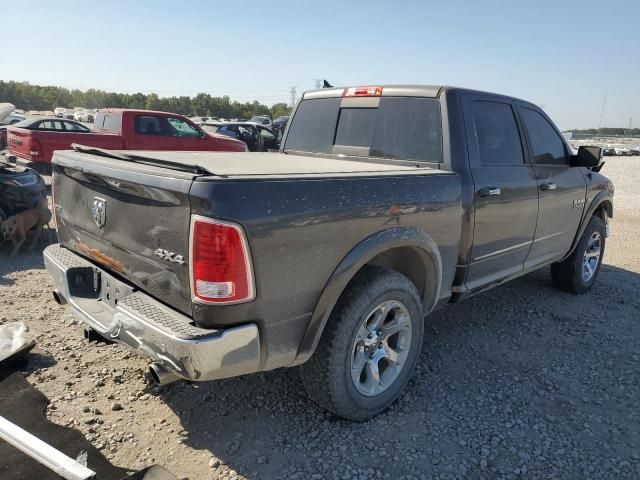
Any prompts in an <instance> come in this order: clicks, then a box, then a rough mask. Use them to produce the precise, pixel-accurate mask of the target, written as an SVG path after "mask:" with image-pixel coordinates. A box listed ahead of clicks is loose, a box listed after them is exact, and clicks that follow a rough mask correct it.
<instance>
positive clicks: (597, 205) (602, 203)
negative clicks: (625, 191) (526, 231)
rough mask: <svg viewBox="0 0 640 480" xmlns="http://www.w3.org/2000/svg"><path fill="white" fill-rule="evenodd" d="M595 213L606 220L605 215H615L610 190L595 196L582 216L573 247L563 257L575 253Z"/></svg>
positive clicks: (608, 216)
mask: <svg viewBox="0 0 640 480" xmlns="http://www.w3.org/2000/svg"><path fill="white" fill-rule="evenodd" d="M594 215H600V216H601V217H602V220H604V221H606V218H605V215H606V217H607V218H612V217H613V198H612V197H611V194H610V193H609V192H600V193H599V194H598V195H596V196H595V198H594V199H593V200H592V201H591V204H590V205H589V207H588V209H587V212H586V213H585V215H583V217H582V221H581V222H580V226H579V227H578V231H577V232H576V236H575V238H574V239H573V243H572V244H571V248H570V249H569V251H568V252H567V254H566V255H565V256H564V257H563V258H562V260H564V259H565V258H567V257H568V256H569V255H571V254H572V253H573V251H574V250H575V248H576V246H577V245H578V242H579V241H580V238H581V237H582V234H583V233H584V231H585V229H586V228H587V225H588V224H589V220H591V217H593V216H594Z"/></svg>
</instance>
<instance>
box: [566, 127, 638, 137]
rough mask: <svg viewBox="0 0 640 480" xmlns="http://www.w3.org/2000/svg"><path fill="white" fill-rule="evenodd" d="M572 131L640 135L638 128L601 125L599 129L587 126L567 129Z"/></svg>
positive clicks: (610, 134)
mask: <svg viewBox="0 0 640 480" xmlns="http://www.w3.org/2000/svg"><path fill="white" fill-rule="evenodd" d="M569 131H570V132H573V133H583V134H588V135H603V136H612V135H620V136H623V135H627V136H631V137H636V136H639V135H640V128H631V129H629V128H611V127H603V128H601V129H600V130H598V129H597V128H587V129H584V130H569Z"/></svg>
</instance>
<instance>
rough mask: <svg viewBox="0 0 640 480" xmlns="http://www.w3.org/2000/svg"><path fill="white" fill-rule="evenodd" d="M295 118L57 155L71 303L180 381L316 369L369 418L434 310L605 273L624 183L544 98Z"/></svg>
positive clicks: (62, 267)
mask: <svg viewBox="0 0 640 480" xmlns="http://www.w3.org/2000/svg"><path fill="white" fill-rule="evenodd" d="M100 115H102V114H100V113H99V114H98V117H99V118H100ZM105 115H106V114H105ZM122 115H124V113H122ZM132 115H134V116H135V115H141V114H139V113H133V114H132ZM104 120H105V122H104V123H107V122H106V117H105V118H104ZM290 121H291V124H290V125H289V126H288V128H287V130H286V134H285V136H284V138H283V139H282V146H281V147H280V152H279V153H234V154H212V153H209V152H196V153H189V154H185V153H184V152H136V153H135V155H127V154H126V153H127V152H109V151H105V150H101V151H95V150H92V149H84V148H77V149H76V150H75V151H58V152H56V154H55V157H54V160H53V170H54V174H53V187H54V189H55V192H56V198H55V201H56V208H55V211H56V217H57V222H56V223H57V225H58V226H59V231H58V236H59V240H60V244H57V245H52V246H50V247H48V248H47V249H46V250H45V264H46V268H47V270H48V271H49V272H50V273H51V277H52V281H53V283H54V285H55V287H54V288H55V290H54V297H55V298H56V299H57V300H58V301H59V302H60V303H62V304H68V305H69V306H70V308H71V309H72V311H74V312H75V313H76V315H77V317H78V318H79V319H80V320H81V321H82V322H83V323H84V324H85V326H86V327H87V328H89V329H93V330H95V331H97V332H98V333H99V334H100V335H102V336H104V337H105V338H108V339H110V340H113V341H117V342H119V343H122V344H124V345H128V346H129V347H131V348H132V349H134V350H136V351H137V352H138V353H140V354H141V355H146V356H148V357H150V358H151V359H152V360H153V363H152V365H151V374H152V376H154V378H156V380H157V381H158V383H160V384H163V383H167V382H170V381H173V380H176V379H179V378H186V379H189V380H194V381H208V380H216V379H220V378H226V377H232V376H236V375H242V374H247V373H252V372H256V371H264V370H271V369H274V368H279V367H292V366H298V365H300V377H301V379H302V382H303V384H304V387H305V388H306V390H307V392H308V393H309V395H310V396H311V397H312V398H313V399H315V400H316V401H317V402H318V403H319V404H320V405H322V406H323V407H325V408H326V409H328V410H329V411H331V412H334V413H335V414H337V415H339V416H342V417H345V418H348V419H354V420H363V419H366V418H369V417H371V416H373V415H375V414H377V413H379V412H381V411H382V410H384V409H385V408H387V407H388V406H389V405H390V404H391V403H392V402H394V401H395V399H396V398H397V397H398V396H399V395H400V392H401V391H402V389H403V388H404V386H405V385H406V384H407V382H408V381H409V378H410V376H411V374H412V371H413V369H414V366H415V364H416V361H417V359H418V357H419V354H420V349H421V343H422V339H423V334H424V317H425V315H428V314H429V313H430V312H432V311H433V310H435V309H437V308H440V307H443V306H444V305H446V304H448V303H452V302H458V301H460V300H463V299H465V298H467V297H469V296H470V295H473V294H476V293H479V292H482V291H484V290H486V289H488V288H491V287H494V286H497V285H500V284H502V283H504V282H506V281H509V280H511V279H514V278H517V277H519V276H521V275H524V274H526V273H528V272H531V271H533V270H537V269H540V268H542V267H546V266H551V275H552V281H553V283H554V284H555V285H556V286H557V287H559V288H561V289H564V290H567V291H569V292H573V293H576V294H582V293H586V292H587V291H589V289H591V287H592V286H593V284H594V282H595V281H596V278H597V276H598V272H599V270H600V267H601V265H602V258H603V255H604V252H605V244H606V239H607V235H608V226H607V225H608V219H609V218H610V217H612V215H613V185H612V183H611V182H610V181H609V180H608V179H607V178H605V177H604V176H602V175H601V174H600V173H599V171H600V169H601V167H602V158H601V150H600V149H599V148H597V147H585V146H582V147H580V148H579V149H578V151H577V153H576V154H573V153H572V152H571V150H570V148H569V145H568V144H567V143H566V141H565V139H564V137H563V136H562V135H561V134H560V132H559V130H558V129H557V128H556V126H555V125H554V124H553V123H552V122H551V120H550V119H549V117H548V116H547V115H546V114H545V112H544V111H543V110H541V109H540V108H538V107H537V106H535V105H533V104H531V103H529V102H525V101H522V100H518V99H515V98H511V97H507V96H502V95H496V94H490V93H482V92H478V91H472V90H467V89H461V88H455V87H439V86H415V85H405V86H377V87H355V88H346V89H343V88H325V89H322V90H318V91H312V92H307V93H305V94H304V95H303V97H302V100H301V101H300V102H299V104H298V106H297V107H296V109H295V111H294V112H293V114H292V117H291V120H290ZM123 122H124V117H123ZM98 123H100V122H98ZM115 123H116V124H118V125H119V122H115ZM151 123H152V124H154V123H155V122H151ZM122 128H123V130H124V128H125V127H124V123H123V127H122ZM152 128H156V127H155V125H154V126H153V127H152ZM153 134H155V131H154V132H153ZM234 142H235V140H234ZM150 165H152V166H150Z"/></svg>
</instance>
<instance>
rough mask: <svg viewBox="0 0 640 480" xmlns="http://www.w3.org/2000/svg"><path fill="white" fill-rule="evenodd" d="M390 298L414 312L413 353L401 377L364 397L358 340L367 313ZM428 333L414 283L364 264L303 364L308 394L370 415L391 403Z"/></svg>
mask: <svg viewBox="0 0 640 480" xmlns="http://www.w3.org/2000/svg"><path fill="white" fill-rule="evenodd" d="M385 300H397V301H400V302H401V303H402V304H404V306H406V309H407V311H408V312H409V314H410V317H411V341H410V344H409V350H408V355H407V357H406V359H405V361H404V364H403V365H404V366H403V367H402V368H401V370H400V373H399V375H398V377H397V378H396V379H395V380H394V381H393V383H391V384H390V386H388V387H386V390H384V391H383V392H382V393H380V394H379V395H376V396H365V395H363V394H361V393H360V392H359V391H358V390H357V389H356V387H355V385H354V382H353V381H352V379H351V361H352V358H353V353H354V349H353V347H354V342H355V339H356V335H357V334H358V331H359V330H360V328H361V326H362V324H363V322H364V321H365V316H367V314H368V313H369V312H371V311H372V309H374V308H375V307H376V306H377V305H379V304H380V303H382V302H384V301H385ZM423 332H424V318H423V312H422V302H421V300H420V295H419V294H418V291H417V289H416V287H415V285H414V284H413V283H412V282H411V281H410V280H409V279H408V278H407V277H405V276H404V275H402V274H401V273H399V272H396V271H394V270H387V269H383V268H380V267H376V266H365V267H363V269H362V270H361V271H360V272H358V273H357V274H356V276H355V277H354V278H353V280H352V281H351V283H350V284H349V286H348V287H347V289H346V290H345V291H344V292H343V294H342V295H341V297H340V299H339V300H338V302H337V304H336V306H335V307H334V309H333V311H332V313H331V316H330V317H329V320H328V322H327V325H326V327H325V329H324V332H323V335H322V338H321V340H320V342H319V344H318V347H317V349H316V351H315V352H314V354H313V356H312V357H311V358H310V359H309V361H307V362H306V363H305V364H303V365H301V366H300V367H299V370H300V376H301V379H302V383H303V384H304V387H305V389H306V391H307V393H308V394H309V396H310V397H311V398H312V399H313V400H314V401H315V402H317V403H318V404H319V405H320V406H321V407H324V408H325V409H327V410H329V411H330V412H332V413H334V414H336V415H338V416H340V417H343V418H346V419H349V420H356V421H362V420H366V419H368V418H370V417H372V416H374V415H376V414H378V413H380V412H382V411H383V410H385V409H386V408H387V407H389V406H390V405H391V404H392V403H393V402H394V401H395V400H396V399H397V398H398V396H399V395H400V392H401V391H402V389H403V388H404V387H405V385H406V384H407V382H408V380H409V378H410V376H411V373H412V372H413V369H414V367H415V364H416V362H417V359H418V356H419V354H420V347H421V345H422V337H423Z"/></svg>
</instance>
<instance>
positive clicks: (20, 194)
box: [0, 162, 47, 221]
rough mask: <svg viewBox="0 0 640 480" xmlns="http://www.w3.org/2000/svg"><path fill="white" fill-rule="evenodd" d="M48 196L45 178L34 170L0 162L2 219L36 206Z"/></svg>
mask: <svg viewBox="0 0 640 480" xmlns="http://www.w3.org/2000/svg"><path fill="white" fill-rule="evenodd" d="M43 198H47V188H46V186H45V183H44V180H43V179H42V177H41V176H40V175H38V174H37V173H36V172H35V171H34V170H32V169H30V168H26V167H20V166H16V165H11V164H8V163H2V162H0V221H2V220H5V219H7V218H8V217H10V216H11V215H15V214H16V213H19V212H21V211H23V210H27V209H29V208H35V207H36V206H37V205H38V203H39V202H40V201H41V200H42V199H43Z"/></svg>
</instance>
